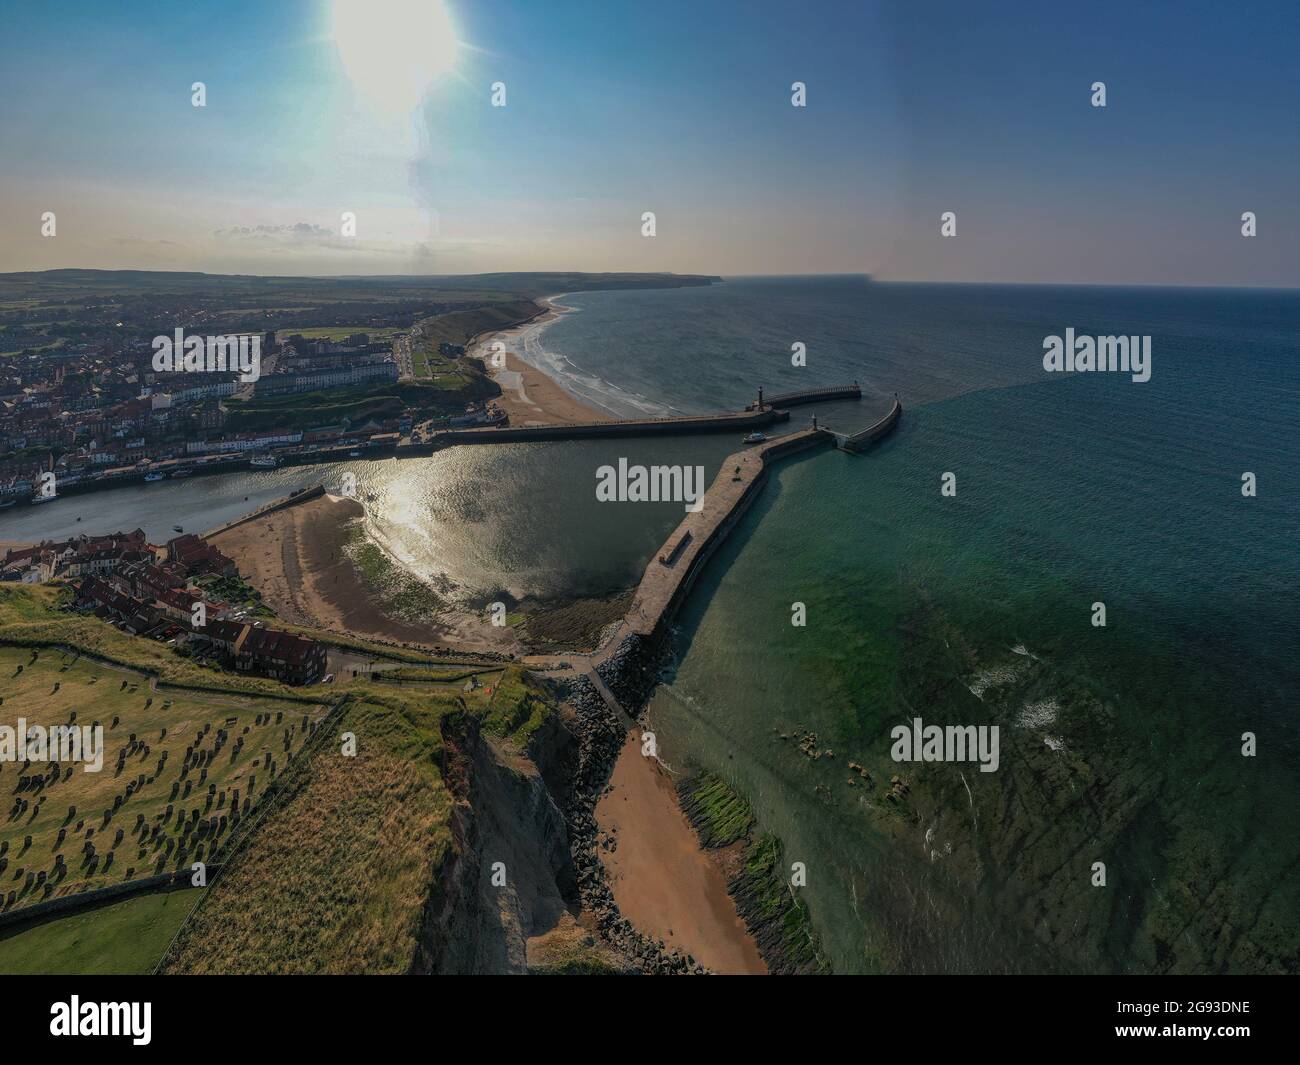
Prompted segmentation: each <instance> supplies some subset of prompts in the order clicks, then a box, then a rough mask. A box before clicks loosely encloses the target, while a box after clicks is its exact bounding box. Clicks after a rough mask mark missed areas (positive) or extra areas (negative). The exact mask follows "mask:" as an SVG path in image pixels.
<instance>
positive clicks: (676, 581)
mask: <svg viewBox="0 0 1300 1065" xmlns="http://www.w3.org/2000/svg"><path fill="white" fill-rule="evenodd" d="M834 443H835V435H834V434H833V433H831V432H828V431H827V430H825V429H804V430H801V431H800V432H797V433H792V434H790V435H789V436H784V437H781V438H780V439H779V440H774V441H772V442H770V443H767V444H764V445H761V446H759V447H752V448H746V449H745V450H743V451H737V452H735V453H733V454H732V455H729V456H728V457H727V459H726V460H725V461H724V462H723V463H722V468H721V469H720V470H719V471H718V475H717V476H716V477H715V478H714V479H713V484H711V485H710V486H709V488H708V490H707V491H706V492H705V493H704V507H703V509H702V510H700V511H699V512H698V513H694V514H687V515H686V517H685V518H683V519H682V521H681V523H680V524H679V525H678V526H677V528H676V529H674V530H673V532H672V533H671V534H670V535H669V537H668V540H667V541H666V542H665V545H664V548H663V549H662V550H661V551H659V552H657V553H656V554H655V556H654V557H653V558H652V559H651V560H650V563H649V565H647V566H646V568H645V574H644V575H643V576H642V578H641V583H640V585H639V586H638V587H637V591H636V596H635V597H634V599H633V600H632V606H631V608H630V609H629V610H628V612H627V615H626V617H625V622H626V628H627V634H629V635H636V636H639V637H641V638H643V639H650V640H653V639H657V638H658V637H660V636H662V635H663V634H664V632H665V630H666V628H667V626H668V625H669V624H671V622H672V618H673V616H674V615H675V614H676V612H677V609H678V608H679V607H680V606H681V603H682V601H683V600H684V599H685V598H686V595H687V594H688V593H689V592H690V589H691V586H692V585H693V584H694V583H695V579H696V577H698V576H699V573H700V570H701V569H703V567H704V564H705V563H706V562H707V561H708V560H709V558H711V557H712V555H713V553H714V551H716V550H717V548H718V545H719V544H721V543H722V541H723V540H725V539H726V537H727V534H728V533H730V532H731V530H732V528H734V527H735V524H736V522H737V521H739V520H740V518H741V516H742V515H743V514H744V513H745V511H747V510H748V509H749V507H750V505H751V504H752V503H753V501H754V499H755V498H756V497H757V495H758V493H759V491H760V490H761V488H762V486H763V484H764V482H765V481H766V478H767V473H768V470H769V468H770V464H771V463H773V462H775V461H776V460H778V459H782V458H785V457H786V456H788V455H793V454H796V453H798V452H801V451H807V450H809V449H811V448H816V447H829V446H832V445H833V444H834Z"/></svg>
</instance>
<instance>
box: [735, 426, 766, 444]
mask: <svg viewBox="0 0 1300 1065" xmlns="http://www.w3.org/2000/svg"><path fill="white" fill-rule="evenodd" d="M766 439H767V434H766V433H760V432H759V431H758V430H757V429H755V430H754V431H753V432H752V433H750V434H749V435H748V436H747V437H745V439H744V440H742V441H741V443H743V444H761V443H763V442H764V441H765V440H766Z"/></svg>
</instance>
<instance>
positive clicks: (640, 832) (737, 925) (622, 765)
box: [596, 729, 767, 975]
mask: <svg viewBox="0 0 1300 1065" xmlns="http://www.w3.org/2000/svg"><path fill="white" fill-rule="evenodd" d="M596 822H597V824H598V825H599V826H600V829H601V831H602V832H606V833H612V834H613V835H614V837H615V838H616V839H617V840H618V846H617V849H615V850H613V851H602V853H601V860H602V861H603V862H604V863H605V869H606V871H607V872H608V875H609V884H610V888H611V889H612V890H613V892H614V898H615V899H616V900H617V902H618V906H619V909H620V910H621V911H622V913H623V916H624V917H626V918H627V919H628V920H629V921H631V922H632V924H633V925H634V926H635V927H636V929H637V930H638V931H640V932H641V933H643V934H644V935H646V936H649V937H650V938H651V939H655V940H658V939H662V940H663V941H664V943H665V944H666V945H667V948H668V949H669V950H672V949H674V948H676V949H678V950H680V951H683V952H684V953H687V954H691V955H693V956H694V958H695V960H696V961H698V962H700V963H701V964H703V965H706V966H708V967H709V968H710V969H712V970H713V971H714V972H717V973H728V974H741V975H757V974H763V973H766V972H767V966H766V965H765V964H764V963H763V959H762V957H761V956H760V955H759V953H758V947H757V946H756V945H755V943H754V940H753V939H752V937H751V936H750V934H749V932H748V930H747V929H746V928H745V923H744V921H742V920H741V919H740V916H739V915H738V914H737V913H736V907H735V904H734V903H733V902H732V901H731V896H729V895H728V894H727V876H726V873H725V872H724V870H723V865H722V856H721V854H720V853H719V852H713V851H703V850H701V849H700V845H699V840H698V839H697V838H696V835H695V830H694V829H693V828H691V826H690V824H689V822H688V821H687V820H686V817H685V815H683V813H682V812H681V809H680V807H679V806H678V805H677V793H676V790H675V789H674V787H673V782H672V779H671V778H670V777H669V775H668V773H667V772H666V771H665V770H664V769H663V767H662V766H660V765H659V763H658V762H657V761H655V759H653V758H647V757H645V756H643V755H642V754H641V733H640V730H639V729H633V730H632V731H631V732H630V733H629V734H628V737H627V741H626V742H625V743H624V745H623V750H622V752H621V753H620V754H619V758H618V762H617V763H616V764H615V766H614V774H613V776H612V777H611V778H610V787H609V790H608V791H607V792H606V794H605V795H604V796H603V797H602V798H601V800H600V802H599V803H598V804H597V806H596Z"/></svg>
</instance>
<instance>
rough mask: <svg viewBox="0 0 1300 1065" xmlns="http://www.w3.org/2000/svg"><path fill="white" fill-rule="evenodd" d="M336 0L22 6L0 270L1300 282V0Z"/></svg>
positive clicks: (7, 95) (9, 18)
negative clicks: (348, 30) (441, 58)
mask: <svg viewBox="0 0 1300 1065" xmlns="http://www.w3.org/2000/svg"><path fill="white" fill-rule="evenodd" d="M339 2H344V3H352V2H356V3H360V4H362V5H363V6H364V10H365V12H366V17H365V19H364V20H363V21H362V23H361V29H360V30H359V31H358V33H357V34H356V35H354V36H353V39H352V40H351V42H350V43H351V44H352V45H353V46H354V51H357V54H360V55H361V56H362V60H361V61H360V63H359V65H358V64H357V63H356V62H354V61H352V60H351V59H350V58H347V57H345V56H344V54H343V51H342V50H341V48H340V45H339V42H338V41H337V40H336V37H335V34H334V32H333V31H334V26H335V21H334V12H333V4H334V0H276V2H274V3H266V2H243V0H239V2H230V0H226V2H222V3H216V2H209V0H187V2H186V3H184V4H178V3H175V2H174V0H173V2H168V3H154V2H131V3H124V4H122V5H106V4H102V3H93V2H78V3H72V2H62V3H61V2H58V0H48V2H43V3H35V2H18V3H14V4H11V5H10V6H9V9H8V11H7V12H6V25H5V33H4V35H3V37H2V38H0V96H2V97H3V99H5V100H6V107H5V108H4V109H3V111H0V144H2V145H3V152H2V153H0V155H2V156H3V159H2V161H0V168H2V169H0V193H2V195H0V229H3V231H4V232H6V234H7V236H8V237H9V238H10V239H7V240H6V241H4V242H2V243H0V269H41V268H47V267H54V266H96V267H104V268H111V267H137V268H148V269H197V270H208V271H214V272H229V271H238V272H250V273H309V274H336V273H425V272H429V273H461V272H473V271H479V270H509V269H588V270H616V269H625V270H677V271H682V272H705V273H722V274H730V275H736V274H753V273H814V272H856V271H862V272H870V273H875V274H877V275H878V276H881V277H885V278H898V279H913V280H962V281H1067V282H1092V283H1147V284H1259V285H1297V284H1300V255H1298V254H1297V252H1296V241H1297V238H1300V205H1298V204H1297V197H1296V195H1295V192H1294V190H1295V189H1296V188H1297V187H1300V143H1298V141H1300V133H1298V132H1297V131H1298V130H1300V125H1298V124H1297V122H1296V120H1295V115H1296V114H1298V113H1300V73H1298V71H1300V64H1298V63H1297V62H1296V56H1297V55H1300V18H1298V17H1297V15H1296V11H1295V8H1294V6H1293V5H1292V4H1283V3H1277V4H1272V3H1257V4H1246V5H1238V6H1229V5H1223V4H1199V3H1177V4H1173V3H1169V4H1165V3H1144V4H1141V5H1138V4H1131V3H1123V4H1119V3H1117V4H1110V3H1089V4H1084V5H1080V4H1068V5H1067V4H1048V3H1035V4H1029V3H1023V4H1022V3H993V4H974V3H969V2H964V3H934V2H926V0H914V2H910V3H903V2H893V0H891V2H888V3H878V4H872V3H868V2H865V0H864V2H856V3H829V2H820V0H810V2H805V3H800V4H791V3H789V2H781V3H777V2H769V0H747V2H743V3H738V2H731V0H695V2H693V3H679V2H676V0H663V2H656V3H635V4H633V3H622V2H619V0H608V2H606V3H603V4H592V3H589V2H581V3H577V2H569V0H548V2H547V3H540V2H521V0H512V2H506V0H487V2H485V0H476V2H470V0H446V7H447V9H448V13H449V15H450V19H451V22H452V25H453V26H454V35H455V37H456V39H457V41H458V42H459V43H458V46H457V48H456V50H455V62H454V65H453V66H452V67H451V69H450V70H446V71H443V72H441V73H439V74H437V76H436V77H435V78H434V80H433V81H432V83H431V84H430V86H429V88H428V92H427V95H426V96H425V97H424V99H423V101H422V102H418V103H416V102H414V101H412V107H411V108H410V109H407V108H404V107H402V106H396V107H394V106H392V101H389V102H388V103H387V104H386V105H385V104H381V103H379V102H377V96H376V94H377V92H378V90H379V89H380V88H382V87H383V86H384V84H385V82H384V79H385V78H386V77H388V76H389V75H390V74H391V70H392V68H393V67H394V66H395V65H396V64H395V62H390V61H389V60H390V57H398V58H400V56H402V55H405V54H416V55H418V56H421V57H422V56H424V55H425V54H426V53H425V51H424V50H423V49H422V48H421V47H420V43H419V42H420V41H421V40H422V39H424V38H422V36H421V34H419V33H418V32H414V31H415V30H416V29H418V28H419V27H420V25H421V21H422V19H421V11H422V7H423V0H339ZM358 36H359V38H360V40H359V42H358V39H357V37H358ZM443 43H444V44H445V42H443ZM436 50H437V49H435V48H434V46H433V42H431V43H430V48H429V52H430V53H432V52H433V51H436ZM350 55H351V53H349V56H350ZM367 57H369V58H367ZM350 64H351V65H350ZM796 80H798V81H803V82H805V83H806V84H807V86H808V106H807V107H806V108H794V107H791V106H790V85H791V82H793V81H796ZM1098 80H1101V81H1104V82H1105V83H1106V85H1107V96H1108V106H1107V107H1106V108H1104V109H1100V108H1093V107H1091V106H1090V104H1089V97H1090V86H1091V84H1092V83H1093V82H1094V81H1098ZM194 81H203V82H204V83H205V84H206V86H207V93H208V102H207V106H206V107H204V108H194V107H192V106H191V104H190V85H191V83H192V82H194ZM498 81H500V82H504V83H505V85H506V93H507V105H506V106H505V107H504V108H494V107H492V106H491V102H490V94H491V85H492V84H493V83H494V82H498ZM949 210H950V211H954V212H956V214H957V219H958V223H957V236H956V237H955V238H948V239H944V238H942V237H940V235H939V215H940V214H941V212H943V211H949ZM1246 210H1252V211H1255V212H1256V213H1257V215H1258V218H1259V236H1258V237H1256V238H1253V239H1249V240H1248V239H1244V238H1242V237H1241V236H1240V224H1241V223H1240V216H1241V213H1242V212H1243V211H1246ZM44 211H54V212H55V213H56V215H57V220H58V221H57V224H58V232H57V236H55V237H53V238H44V237H42V236H41V235H40V216H41V213H42V212H44ZM345 211H346V212H352V213H354V214H355V215H356V219H357V234H356V237H355V238H350V237H348V238H345V237H343V236H341V235H340V224H341V217H342V214H343V212H345ZM644 211H653V212H655V214H656V219H657V235H656V236H655V237H654V238H652V239H651V238H645V237H643V236H641V232H640V220H641V215H642V212H644Z"/></svg>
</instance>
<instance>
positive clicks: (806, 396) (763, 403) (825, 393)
mask: <svg viewBox="0 0 1300 1065" xmlns="http://www.w3.org/2000/svg"><path fill="white" fill-rule="evenodd" d="M861 398H862V389H861V387H860V386H859V385H858V383H857V381H854V382H853V383H852V384H851V385H830V386H829V387H827V388H807V389H804V390H803V391H802V392H783V393H782V394H781V395H779V396H768V397H767V398H766V399H764V398H763V392H762V390H761V389H760V390H759V393H758V402H757V403H751V404H749V405H748V406H747V407H746V408H745V410H757V409H759V408H760V407H775V408H776V409H778V410H783V409H785V408H787V407H800V406H803V404H805V403H822V402H824V401H826V400H832V399H861Z"/></svg>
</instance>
